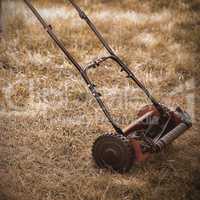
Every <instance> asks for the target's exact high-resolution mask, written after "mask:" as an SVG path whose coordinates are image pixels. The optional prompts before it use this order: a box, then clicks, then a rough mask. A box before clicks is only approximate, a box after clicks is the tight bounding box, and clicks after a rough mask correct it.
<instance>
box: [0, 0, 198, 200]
mask: <svg viewBox="0 0 200 200" xmlns="http://www.w3.org/2000/svg"><path fill="white" fill-rule="evenodd" d="M55 2H56V3H52V2H51V3H49V2H48V1H43V3H40V1H37V2H36V1H35V2H34V3H35V5H36V6H37V8H38V9H39V11H40V13H41V14H42V16H44V17H45V19H47V20H48V21H49V22H50V23H51V24H52V25H53V28H54V30H55V32H56V33H57V34H58V36H59V37H60V38H62V41H63V42H64V44H65V45H66V47H67V48H68V49H69V51H70V52H71V53H72V54H73V55H74V56H75V58H76V59H77V60H78V61H79V62H80V63H81V64H82V65H84V64H85V63H87V62H88V61H90V60H91V59H94V58H95V57H96V56H98V55H104V54H105V53H106V52H105V51H104V49H102V47H101V45H100V44H99V43H98V41H97V40H96V39H95V37H94V35H93V34H92V33H91V32H90V31H89V29H88V27H87V26H86V24H85V23H84V22H83V21H81V20H80V19H79V17H78V15H77V13H76V12H75V11H74V10H73V8H72V7H71V6H70V5H69V3H68V4H63V3H62V2H59V1H55ZM78 2H79V3H80V5H81V6H82V8H83V9H84V10H85V11H86V13H87V14H88V15H89V16H90V18H91V19H92V20H93V21H94V22H95V24H96V25H97V27H98V28H99V30H100V31H101V32H102V33H103V35H104V36H105V38H106V40H107V41H109V43H110V45H111V46H112V48H113V49H114V50H115V52H117V54H118V55H120V56H121V57H122V58H123V60H125V62H126V63H127V64H129V65H130V68H131V70H132V71H133V72H135V74H136V76H137V77H138V78H139V79H140V80H142V82H143V83H144V84H145V85H146V86H147V87H148V88H149V90H150V91H151V92H152V93H153V94H154V96H155V97H156V98H157V99H158V100H160V101H161V102H162V103H164V104H167V105H169V106H170V107H172V108H175V107H176V106H177V105H180V106H182V107H183V108H185V109H187V110H188V111H189V112H190V114H192V116H193V119H194V125H193V128H192V129H190V130H189V131H188V132H187V133H185V134H184V135H183V136H182V137H180V138H179V139H178V140H177V141H176V142H175V143H173V145H171V146H170V148H169V149H166V151H164V152H162V153H159V154H156V155H154V156H153V157H152V158H151V159H150V160H148V161H147V162H146V163H142V164H137V165H135V166H134V167H133V168H132V170H131V171H130V173H127V174H124V175H120V174H116V173H113V172H109V171H107V170H100V169H98V168H97V167H96V166H95V164H94V163H93V161H92V158H91V146H92V144H93V142H94V140H95V139H96V138H97V137H98V136H99V135H101V134H103V133H105V132H113V130H112V127H111V126H110V124H109V123H108V122H107V121H106V119H105V117H104V115H103V114H102V112H101V111H100V110H99V108H98V106H97V104H96V102H95V101H94V99H93V98H92V96H91V95H90V93H89V92H88V89H87V87H86V86H85V84H84V82H83V81H82V79H81V77H80V75H79V74H78V72H77V71H76V70H75V69H74V68H73V66H72V65H71V64H70V63H69V62H68V61H67V60H65V59H64V57H63V55H62V53H60V51H59V50H58V49H57V48H56V46H55V44H54V43H53V42H52V41H51V40H50V39H49V37H48V36H47V35H46V34H45V32H44V30H43V29H42V27H41V25H40V24H39V23H38V22H37V21H36V20H35V18H34V17H33V15H32V14H31V13H30V12H29V11H28V9H27V8H26V7H25V6H24V5H23V3H22V2H21V1H9V2H8V1H4V2H3V8H4V9H3V11H4V15H3V16H4V27H5V30H4V31H5V32H4V39H2V40H1V43H0V200H71V199H73V200H121V199H123V200H137V199H138V200H139V199H141V200H158V199H160V200H197V199H198V198H199V196H200V167H199V166H200V150H199V146H200V136H199V128H200V127H199V122H200V110H199V107H198V106H199V103H200V98H199V94H200V92H199V75H200V70H199V67H200V66H199V63H200V57H199V50H200V33H199V31H200V14H199V12H200V3H199V1H198V0H190V1H188V0H177V1H171V0H168V1H161V0H159V1H156V0H148V1H147V0H143V1H139V0H118V1H114V0H110V1H105V0H95V1H91V0H84V1H78ZM90 77H91V79H92V80H94V81H95V83H96V85H97V86H98V88H99V90H100V92H101V93H102V94H103V98H104V100H105V101H106V102H107V105H108V107H109V108H110V110H111V111H112V113H113V115H114V117H115V119H116V120H117V122H118V123H120V124H122V126H123V127H125V126H126V125H128V124H129V123H130V122H132V121H133V120H134V119H135V114H136V113H137V111H138V110H139V108H140V107H141V106H143V105H145V104H147V103H148V101H147V100H146V98H145V97H144V96H143V94H142V93H141V91H139V90H138V89H137V87H136V86H135V84H133V83H132V82H130V81H129V80H128V79H126V77H125V74H123V73H121V72H120V70H119V68H118V67H116V66H115V65H114V64H113V63H111V62H107V63H106V64H105V65H104V66H103V65H101V66H100V67H99V68H97V69H96V70H93V71H91V72H90Z"/></svg>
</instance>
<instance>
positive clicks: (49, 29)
mask: <svg viewBox="0 0 200 200" xmlns="http://www.w3.org/2000/svg"><path fill="white" fill-rule="evenodd" d="M69 1H70V2H71V4H72V5H73V6H74V7H75V9H76V10H77V11H78V12H79V15H80V17H81V18H82V19H84V20H85V21H86V22H87V24H88V25H89V27H90V28H91V29H92V30H93V32H94V33H95V35H96V36H97V37H98V39H99V40H100V41H101V43H102V44H103V46H104V47H105V48H106V49H107V51H108V52H109V54H110V55H111V56H109V57H110V58H111V59H112V60H113V61H115V62H116V63H118V64H119V65H120V66H121V68H122V71H125V72H126V73H127V74H128V78H131V79H132V80H133V81H134V82H135V83H136V84H137V85H138V86H139V87H140V88H141V89H142V90H143V91H144V93H145V94H146V95H147V97H148V98H149V99H150V100H151V101H152V103H153V105H154V106H155V108H156V109H157V110H158V111H159V112H160V113H161V115H162V114H164V113H165V112H164V110H163V108H162V106H161V105H160V104H159V103H158V102H157V101H156V100H155V99H154V98H153V97H152V96H151V94H150V93H149V91H148V90H147V89H146V88H145V86H144V85H143V84H142V83H141V82H140V81H139V80H138V79H137V78H136V77H135V75H134V74H133V73H132V72H131V70H130V69H129V68H128V66H127V65H126V64H125V63H124V62H123V61H122V60H121V59H120V58H119V57H118V56H117V55H116V54H115V53H114V52H113V50H112V49H111V48H110V46H109V45H108V43H107V42H106V41H105V39H104V38H103V37H102V35H101V34H100V32H98V31H97V29H96V27H95V26H94V24H93V23H92V22H91V21H90V19H89V18H88V17H87V15H86V14H85V13H84V12H83V11H82V10H81V9H80V8H79V7H78V6H77V5H76V4H75V3H74V1H72V0H69ZM24 2H25V4H26V5H27V6H28V7H29V9H30V10H31V11H32V12H33V14H34V15H35V16H36V18H37V19H38V20H39V22H40V23H41V24H42V26H43V28H44V29H45V30H46V31H47V33H48V34H49V36H50V37H51V38H52V39H53V41H54V42H55V43H56V45H57V46H58V47H59V48H60V49H61V51H62V52H63V53H64V55H65V56H66V58H67V59H68V60H70V61H71V63H72V64H73V65H74V66H75V67H76V69H77V70H78V71H79V72H80V74H81V76H82V77H83V79H84V81H85V82H86V84H87V85H88V88H89V90H90V92H91V93H92V95H93V96H94V98H95V99H96V101H97V102H98V104H99V106H100V108H101V110H102V111H103V113H104V114H105V116H106V117H107V119H108V121H109V122H110V123H111V124H112V126H113V128H114V129H115V131H116V132H117V133H119V134H122V135H124V132H123V130H122V129H121V128H120V127H119V126H118V124H117V123H116V122H115V121H114V119H113V118H112V116H111V114H110V112H109V111H108V109H107V107H106V106H105V104H104V102H103V101H102V99H101V98H100V97H101V94H100V93H99V92H97V90H96V86H95V85H94V84H93V83H92V82H91V80H90V79H89V77H88V75H87V72H86V71H85V70H84V68H83V67H81V65H80V64H79V63H78V62H77V61H76V60H75V59H74V57H73V56H72V55H71V54H70V53H69V52H68V50H67V49H66V48H65V46H64V44H63V43H62V42H61V40H59V39H58V37H57V36H56V34H55V33H54V32H53V29H52V26H51V25H48V24H47V22H46V21H45V20H44V19H43V18H42V17H41V15H40V14H39V13H38V11H37V10H36V9H35V7H33V5H32V4H31V2H30V1H29V0H24Z"/></svg>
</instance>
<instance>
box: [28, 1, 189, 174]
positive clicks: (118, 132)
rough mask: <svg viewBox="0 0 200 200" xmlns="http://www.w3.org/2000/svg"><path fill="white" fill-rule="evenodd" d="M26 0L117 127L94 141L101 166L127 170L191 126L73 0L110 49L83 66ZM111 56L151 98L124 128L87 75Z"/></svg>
mask: <svg viewBox="0 0 200 200" xmlns="http://www.w3.org/2000/svg"><path fill="white" fill-rule="evenodd" d="M24 2H25V3H26V5H27V6H28V7H29V8H30V10H31V11H32V12H33V14H34V15H35V16H36V17H37V19H38V20H39V22H40V23H41V24H42V26H43V27H44V29H45V30H46V31H47V33H48V34H49V35H50V37H51V38H52V39H53V40H54V42H55V43H56V45H57V46H58V47H59V48H60V49H61V51H62V52H63V53H64V55H65V56H66V59H68V60H69V61H71V63H72V64H73V65H74V66H75V67H76V69H77V70H78V71H79V72H80V74H81V76H82V77H83V79H84V81H85V82H86V84H87V86H88V88H89V90H90V91H91V93H92V95H93V96H94V98H95V99H96V101H97V103H98V104H99V106H100V108H101V110H102V111H103V113H104V114H105V116H106V118H107V119H108V121H109V122H110V123H111V125H112V127H113V129H114V133H112V134H109V133H108V134H103V135H101V136H100V137H99V138H97V139H96V141H95V142H94V144H93V147H92V156H93V159H94V161H95V162H96V164H97V165H98V166H99V167H100V168H109V169H112V170H115V171H117V172H120V173H123V172H127V171H129V170H130V169H131V167H132V165H133V164H134V163H136V162H141V161H144V160H146V159H147V158H148V157H149V155H150V154H152V153H156V152H160V151H162V150H163V149H164V148H165V147H166V146H167V145H169V144H170V143H172V142H173V141H174V140H175V139H177V138H178V137H179V136H181V135H182V134H183V133H184V132H185V131H186V130H187V129H189V128H190V127H191V126H192V122H191V118H190V116H189V114H188V113H186V112H185V111H183V110H182V109H181V108H180V107H178V108H176V110H175V111H173V110H170V109H169V108H167V107H166V106H164V105H162V104H160V103H159V102H158V101H157V100H156V99H155V98H154V97H153V96H152V95H151V94H150V93H149V91H148V90H147V88H146V87H145V86H144V85H143V84H142V83H141V82H140V81H139V80H138V79H137V78H136V76H135V75H134V73H133V72H132V71H131V70H130V69H129V67H128V66H127V65H126V64H125V63H124V62H123V61H122V60H121V59H120V58H119V57H118V56H117V55H116V54H115V53H114V51H113V50H112V48H111V47H110V46H109V45H108V43H107V42H106V41H105V39H104V38H103V36H102V35H101V34H100V32H99V31H98V30H97V29H96V27H95V26H94V24H93V23H92V22H91V20H90V19H89V18H88V16H87V15H86V14H85V13H84V12H83V11H82V10H81V9H80V7H79V6H78V5H77V4H76V3H75V2H74V1H73V0H69V2H70V3H71V4H72V6H73V7H74V8H75V9H76V11H77V12H78V14H79V16H80V18H81V19H83V20H85V22H86V23H87V24H88V26H89V27H90V29H91V30H92V31H93V32H94V34H95V35H96V36H97V38H98V39H99V41H100V42H101V43H102V46H103V47H104V48H105V49H106V50H107V52H108V55H107V56H104V57H101V58H98V59H96V60H93V61H92V62H90V63H89V64H87V65H86V66H84V67H83V66H81V65H80V64H79V63H78V62H77V61H76V60H75V59H74V57H73V56H72V55H71V54H70V53H69V52H68V50H67V49H66V48H65V47H64V44H63V43H62V42H61V41H60V40H59V39H58V37H57V36H56V35H55V33H54V32H53V29H52V26H51V25H48V24H47V23H46V22H45V20H44V19H43V18H42V17H41V16H40V14H39V13H38V11H37V10H36V9H35V8H34V7H33V5H32V4H31V2H30V1H29V0H24ZM109 59H110V60H112V61H113V62H115V63H116V64H118V65H119V67H120V68H121V72H124V73H126V74H127V75H128V76H127V77H128V78H129V79H131V80H132V81H134V82H135V84H136V85H137V86H138V87H139V88H140V89H141V90H142V91H143V92H144V94H145V95H146V96H147V97H148V99H149V100H150V101H151V104H150V105H146V106H144V107H143V108H142V109H141V110H140V111H139V113H138V114H137V117H138V119H137V120H136V121H135V122H133V123H132V124H130V125H129V126H128V127H126V128H124V129H122V128H120V126H119V125H118V124H117V123H116V122H115V121H114V119H113V117H112V116H111V114H110V112H109V110H108V109H107V108H106V106H105V104H104V102H103V101H102V99H101V94H100V93H99V92H98V91H97V89H96V86H95V85H94V84H93V83H92V81H91V80H90V78H89V76H88V71H89V70H91V69H95V68H96V67H99V66H100V64H102V63H103V62H104V61H106V60H109Z"/></svg>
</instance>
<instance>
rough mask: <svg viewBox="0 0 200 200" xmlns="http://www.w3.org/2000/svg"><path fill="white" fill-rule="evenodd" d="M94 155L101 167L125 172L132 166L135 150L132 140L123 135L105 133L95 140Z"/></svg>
mask: <svg viewBox="0 0 200 200" xmlns="http://www.w3.org/2000/svg"><path fill="white" fill-rule="evenodd" d="M92 156H93V159H94V161H95V162H96V164H97V165H98V166H99V167H100V168H109V169H112V170H115V171H117V172H120V173H124V172H128V171H129V170H130V168H131V167H132V164H133V161H134V150H133V147H132V146H131V144H130V141H129V140H128V139H127V138H126V137H124V136H123V135H120V134H104V135H102V136H100V137H98V138H97V139H96V141H95V142H94V145H93V148H92Z"/></svg>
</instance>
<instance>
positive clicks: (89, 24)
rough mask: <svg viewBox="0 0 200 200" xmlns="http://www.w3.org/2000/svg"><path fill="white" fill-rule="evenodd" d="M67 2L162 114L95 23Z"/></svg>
mask: <svg viewBox="0 0 200 200" xmlns="http://www.w3.org/2000/svg"><path fill="white" fill-rule="evenodd" d="M69 2H70V3H71V4H72V6H73V7H74V8H75V9H76V10H77V12H78V13H79V16H80V18H81V19H83V20H85V22H86V23H87V24H88V26H89V27H90V28H91V30H92V31H93V32H94V33H95V35H96V36H97V38H98V39H99V40H100V42H101V43H102V44H103V46H104V47H105V48H106V49H107V51H108V52H109V53H110V54H111V55H112V56H113V59H114V60H115V61H116V62H117V63H118V64H119V65H120V66H121V68H122V69H123V71H125V72H126V73H127V74H128V76H129V77H130V78H131V79H132V80H133V81H134V82H135V83H136V84H137V85H138V87H140V88H141V89H142V90H143V92H144V93H145V94H146V96H147V97H148V98H149V99H150V100H151V102H152V103H153V104H154V106H155V107H156V109H157V110H158V111H159V112H160V113H161V114H163V113H164V111H163V109H162V106H161V105H160V104H159V103H158V101H157V100H156V99H155V98H154V97H153V96H152V95H151V94H150V92H149V91H148V90H147V88H146V87H145V86H144V85H143V84H142V83H141V82H140V81H139V80H138V79H137V77H136V76H135V75H134V74H133V72H132V71H131V70H130V69H129V68H128V66H127V65H126V64H125V63H124V62H123V61H122V60H121V59H120V58H119V57H118V56H117V55H116V54H115V53H114V51H113V50H112V48H111V47H110V46H109V44H108V43H107V42H106V40H105V39H104V38H103V36H102V34H101V33H100V32H99V31H98V30H97V28H96V27H95V25H94V24H93V23H92V21H91V20H90V19H89V17H88V16H87V15H86V14H85V13H84V11H83V10H82V9H81V8H80V7H79V6H78V5H77V4H76V3H75V2H74V1H73V0H69Z"/></svg>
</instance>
